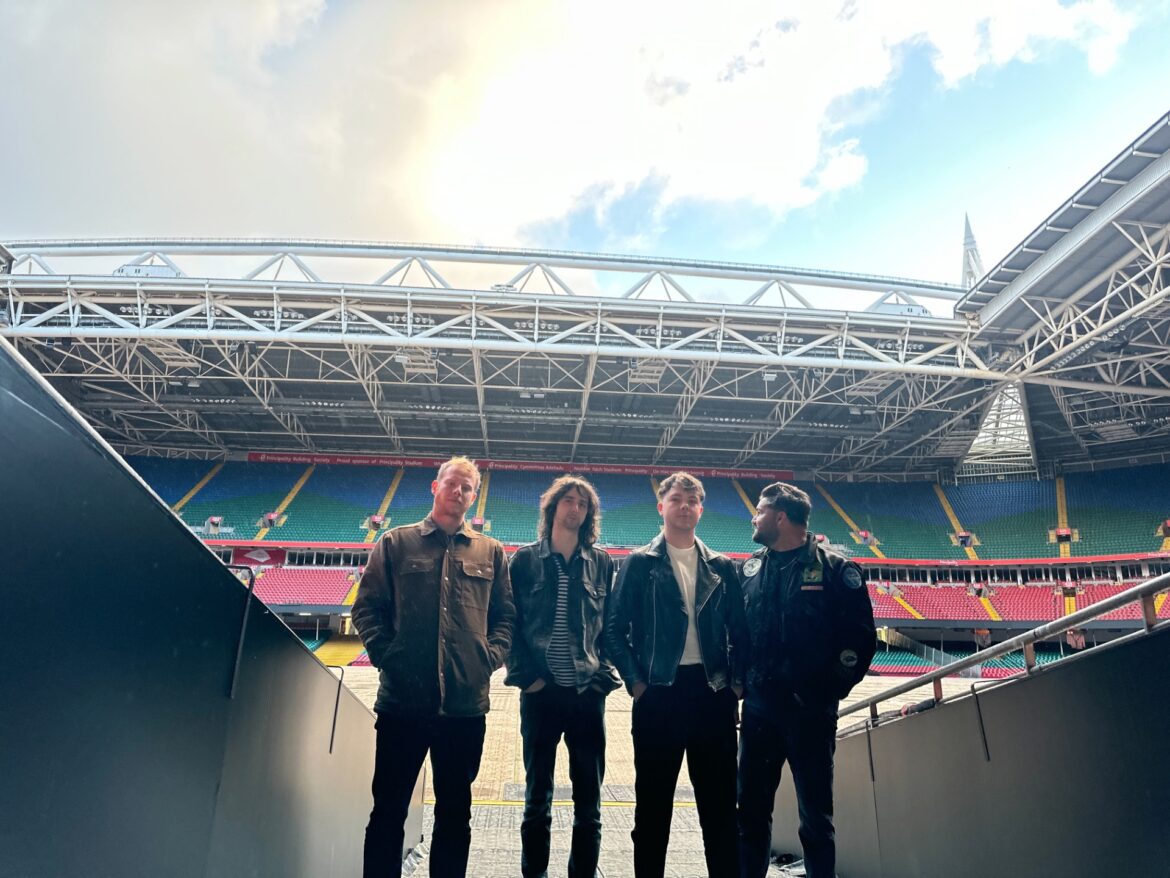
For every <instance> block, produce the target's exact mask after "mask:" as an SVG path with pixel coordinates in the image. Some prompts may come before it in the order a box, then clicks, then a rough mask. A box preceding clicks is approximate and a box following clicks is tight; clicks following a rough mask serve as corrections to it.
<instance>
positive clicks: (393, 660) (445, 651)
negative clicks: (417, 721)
mask: <svg viewBox="0 0 1170 878" xmlns="http://www.w3.org/2000/svg"><path fill="white" fill-rule="evenodd" d="M515 613H516V611H515V608H514V607H513V606H512V587H511V584H510V582H509V579H508V559H507V557H506V556H505V554H504V547H503V546H501V545H500V544H499V543H498V542H497V541H496V540H493V539H491V538H490V537H485V536H484V535H483V534H480V533H476V532H475V531H473V530H472V529H471V528H469V527H467V525H466V524H464V526H463V529H462V530H460V531H458V532H456V533H455V534H454V535H453V536H451V537H448V536H447V534H446V533H444V532H443V530H442V529H441V528H439V527H438V525H436V524H435V523H434V521H432V520H431V518H430V516H427V518H426V519H424V520H423V521H421V522H419V523H418V524H408V525H405V526H403V527H396V528H394V529H393V530H390V531H387V532H386V534H385V535H384V536H383V537H382V539H381V540H379V541H378V545H377V546H375V547H374V550H373V551H372V552H371V553H370V561H369V564H368V565H367V566H366V570H365V573H363V574H362V578H361V582H360V583H359V585H358V592H357V598H356V599H355V600H354V603H353V624H354V626H355V627H356V628H357V630H358V633H359V634H360V635H361V638H362V642H363V643H365V645H366V652H367V653H368V654H369V656H370V662H371V663H372V664H373V665H374V667H376V668H378V670H379V671H380V680H379V686H378V700H377V702H376V704H375V705H374V709H375V710H377V711H379V712H381V713H406V714H412V715H429V716H433V715H436V714H437V715H441V716H482V715H483V714H485V713H487V711H488V707H489V703H488V682H489V678H490V677H491V674H492V671H494V670H495V669H496V668H498V667H500V665H501V664H503V662H504V656H505V655H506V654H507V652H508V646H509V645H510V644H511V642H512V620H513V618H514V617H515Z"/></svg>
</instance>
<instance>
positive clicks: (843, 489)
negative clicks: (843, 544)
mask: <svg viewBox="0 0 1170 878" xmlns="http://www.w3.org/2000/svg"><path fill="white" fill-rule="evenodd" d="M828 490H829V492H830V493H831V494H832V497H833V499H834V500H836V501H837V504H838V505H839V506H841V508H842V509H844V510H845V512H846V514H848V516H849V517H850V518H851V519H853V522H854V524H856V525H857V526H858V527H859V528H861V529H862V530H868V531H869V532H870V533H872V534H874V535H875V536H876V537H877V539H878V542H879V546H878V548H879V549H881V551H882V554H884V555H885V556H886V557H887V558H938V559H950V558H954V559H960V558H966V557H967V555H966V553H965V552H964V551H963V550H962V549H960V548H959V547H958V546H956V545H954V544H953V543H952V542H951V540H950V536H949V534H950V533H951V531H952V530H953V528H952V527H951V524H950V522H949V521H948V520H947V516H946V513H945V512H944V511H943V508H942V505H941V504H940V503H939V500H938V496H937V495H936V494H935V493H934V486H933V485H931V484H928V483H926V482H908V483H903V484H886V483H876V482H875V483H868V482H867V483H862V484H857V483H853V484H851V483H849V482H834V483H833V484H831V485H829V486H828Z"/></svg>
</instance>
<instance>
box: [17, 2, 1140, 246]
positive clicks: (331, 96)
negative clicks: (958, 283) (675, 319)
mask: <svg viewBox="0 0 1170 878" xmlns="http://www.w3.org/2000/svg"><path fill="white" fill-rule="evenodd" d="M0 21H2V22H3V24H4V29H5V30H6V31H8V32H9V33H12V34H14V35H15V36H14V37H12V38H10V41H9V43H8V51H7V52H6V53H5V54H4V55H3V56H0V80H2V81H4V82H6V83H8V84H9V85H8V86H7V87H6V101H7V103H8V109H9V112H10V116H9V119H10V121H11V122H12V123H13V125H12V129H11V133H10V134H8V135H6V136H5V137H4V138H0V166H3V167H5V168H7V169H9V171H10V181H9V187H8V188H9V201H10V205H9V206H8V208H7V209H6V210H5V215H4V216H3V217H0V224H2V227H0V235H6V236H9V237H25V236H28V235H34V234H35V235H44V234H56V235H78V234H100V235H114V234H126V233H142V234H158V235H162V234H192V235H216V234H219V235H264V234H274V235H304V236H315V237H354V238H367V239H390V240H419V241H428V240H429V241H449V242H473V241H484V242H489V243H503V244H506V243H514V242H516V241H517V240H518V236H519V234H520V231H519V230H521V229H522V228H524V227H525V226H527V225H529V224H531V223H533V222H535V221H539V220H544V219H555V218H558V217H561V216H563V215H564V214H565V213H566V212H567V211H568V210H569V209H570V208H571V207H573V206H574V205H575V204H576V203H578V199H579V198H580V197H581V196H582V194H583V193H586V192H591V193H598V194H599V197H598V200H597V203H596V209H597V210H598V211H600V213H601V215H602V217H604V216H605V213H606V210H607V209H608V207H609V206H610V205H611V204H612V203H613V201H614V199H616V198H617V197H618V196H620V195H621V194H622V193H624V192H627V191H629V190H631V189H633V188H635V187H638V186H639V185H641V184H644V183H645V182H646V181H647V180H657V181H661V183H662V185H661V187H660V189H659V190H658V191H660V196H659V197H660V202H659V213H660V215H661V211H662V210H663V209H665V208H666V207H668V206H670V205H672V204H675V203H678V202H679V201H680V200H686V199H696V200H708V201H740V200H744V201H749V202H753V203H755V204H757V205H760V206H762V207H764V208H766V209H767V210H768V211H770V212H771V213H772V214H773V215H774V216H783V215H784V214H785V213H786V212H787V211H790V210H792V209H794V208H798V207H801V206H805V205H808V204H811V203H813V202H815V201H816V200H817V199H818V198H820V197H822V196H823V195H824V194H826V193H830V192H834V191H838V190H841V189H844V188H847V187H849V186H851V185H854V184H855V183H857V182H858V181H859V180H860V179H862V177H863V176H864V174H865V173H866V168H867V159H866V155H865V144H864V142H859V141H858V140H857V139H856V138H853V137H848V136H847V135H846V133H845V131H844V130H843V126H844V125H845V123H846V122H847V121H849V120H847V119H846V118H845V117H843V116H841V115H840V113H841V112H843V111H841V110H839V109H837V108H839V107H840V106H842V103H843V101H844V100H846V99H851V98H856V97H857V96H859V95H862V96H864V95H879V96H880V94H881V92H882V90H883V89H885V88H887V87H888V86H889V84H890V83H891V81H892V79H893V78H894V77H895V76H896V75H897V71H898V60H899V53H900V52H901V51H903V50H904V47H906V46H907V45H911V44H924V45H928V46H930V47H932V48H933V51H934V64H935V67H936V69H937V71H938V73H939V76H940V77H941V79H942V81H943V83H944V84H945V85H947V86H956V85H958V84H959V83H961V82H962V81H963V80H964V79H966V78H968V77H971V76H973V75H975V74H977V73H978V72H979V71H980V70H982V69H985V68H987V67H994V66H999V65H1003V64H1006V63H1008V62H1009V61H1012V60H1017V59H1018V60H1022V61H1028V60H1031V59H1033V58H1035V57H1037V55H1038V54H1039V53H1041V52H1043V51H1045V48H1046V47H1048V46H1051V45H1054V44H1069V45H1073V46H1075V47H1077V48H1078V49H1079V50H1081V51H1083V52H1084V53H1085V54H1086V57H1087V58H1088V63H1089V65H1090V67H1091V68H1092V69H1094V70H1104V69H1106V68H1108V66H1109V65H1110V64H1111V63H1112V62H1113V60H1114V59H1115V57H1116V54H1117V52H1118V49H1119V47H1120V46H1121V45H1122V44H1123V43H1124V41H1125V39H1126V37H1127V35H1128V33H1129V32H1130V30H1131V29H1132V28H1133V27H1134V21H1133V20H1132V17H1131V16H1130V15H1128V14H1125V13H1122V12H1119V11H1118V10H1117V9H1116V7H1115V6H1114V4H1113V3H1111V2H1106V0H1082V2H1077V3H1073V4H1071V5H1068V6H1064V5H1061V4H1060V3H1058V2H1056V0H1037V2H1030V3H1014V2H987V3H982V4H951V3H938V2H934V0H914V2H910V0H907V2H897V3H880V4H879V3H856V4H854V3H847V4H846V5H845V6H843V7H841V8H837V7H831V6H828V5H826V4H824V3H821V2H815V0H802V2H796V3H786V4H784V16H783V19H780V17H779V16H778V15H777V12H776V5H775V4H774V3H769V2H762V0H753V2H747V3H742V4H738V5H737V6H736V11H735V14H734V15H731V14H728V13H727V12H715V11H713V7H711V6H709V5H708V4H705V3H704V4H697V3H694V4H687V3H678V2H657V3H645V4H627V3H617V2H595V3H589V4H546V3H543V2H536V0H519V2H515V3H511V4H508V5H503V4H495V3H492V4H483V3H460V2H436V3H428V4H402V5H396V6H389V5H377V4H368V5H367V4H358V3H352V4H343V5H341V6H339V7H337V8H335V9H328V8H326V7H325V6H324V4H323V2H322V0H264V2H251V0H250V2H246V3H238V2H231V0H216V2H211V3H201V4H189V3H181V2H172V3H166V4H162V3H160V4H151V5H147V6H143V5H141V4H138V3H131V2H129V0H126V2H123V3H113V2H111V3H104V4H100V5H98V4H89V3H84V2H78V3H65V2H58V3H55V4H53V3H41V4H30V5H28V6H25V5H23V4H20V5H15V4H13V3H5V2H3V0H0ZM647 234H648V235H650V238H648V239H645V240H641V241H634V242H631V243H632V244H645V245H648V246H652V236H653V234H654V230H653V228H651V229H649V230H648V231H647Z"/></svg>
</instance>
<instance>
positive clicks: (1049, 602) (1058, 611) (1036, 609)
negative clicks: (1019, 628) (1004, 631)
mask: <svg viewBox="0 0 1170 878" xmlns="http://www.w3.org/2000/svg"><path fill="white" fill-rule="evenodd" d="M991 605H992V606H993V607H995V610H996V612H997V613H999V615H1000V617H1001V618H1003V620H1004V621H1005V622H1051V621H1052V620H1053V619H1057V618H1059V617H1060V616H1062V615H1064V603H1063V600H1062V598H1061V597H1060V596H1059V595H1058V594H1056V593H1055V592H1054V586H1053V585H1003V584H1001V585H998V586H995V587H993V588H992V594H991Z"/></svg>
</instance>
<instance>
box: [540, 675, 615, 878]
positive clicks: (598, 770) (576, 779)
mask: <svg viewBox="0 0 1170 878" xmlns="http://www.w3.org/2000/svg"><path fill="white" fill-rule="evenodd" d="M520 734H521V735H522V736H523V738H524V773H525V777H526V780H527V785H526V786H525V790H524V822H523V823H521V824H520V841H521V845H522V848H521V854H520V872H521V874H522V875H523V876H524V878H544V876H546V875H547V874H548V848H549V834H550V831H551V829H552V801H553V770H554V768H555V767H556V758H557V744H558V743H559V742H560V740H561V735H564V736H565V746H566V747H567V748H568V750H569V779H570V780H571V781H572V783H573V842H572V848H571V850H570V851H569V878H593V875H594V872H595V871H596V869H597V856H598V854H599V852H600V851H601V784H602V782H603V781H604V779H605V696H604V695H603V694H602V693H600V692H597V691H596V690H594V689H586V690H585V691H584V692H583V693H581V694H578V693H577V690H576V689H570V688H566V687H563V686H555V685H552V684H549V685H546V686H545V687H544V688H543V689H541V690H540V691H539V692H532V693H523V694H521V695H520Z"/></svg>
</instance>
